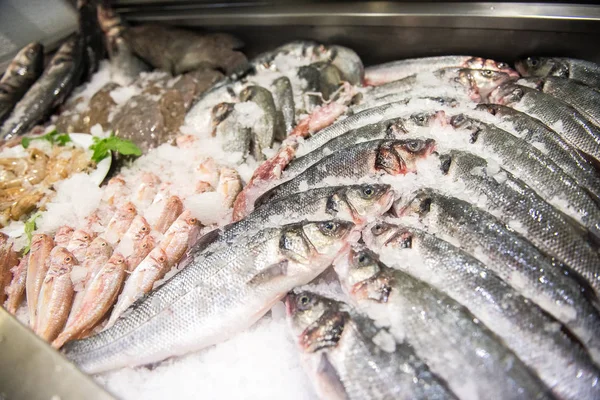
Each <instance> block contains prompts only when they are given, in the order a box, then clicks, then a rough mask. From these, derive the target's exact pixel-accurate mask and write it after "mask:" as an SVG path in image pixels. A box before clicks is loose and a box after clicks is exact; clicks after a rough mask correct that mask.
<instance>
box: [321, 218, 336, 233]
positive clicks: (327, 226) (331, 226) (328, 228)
mask: <svg viewBox="0 0 600 400" xmlns="http://www.w3.org/2000/svg"><path fill="white" fill-rule="evenodd" d="M337 228H338V224H336V223H335V222H333V221H327V222H323V223H322V224H320V229H321V231H322V232H323V233H326V234H327V233H333V232H335V231H336V230H337Z"/></svg>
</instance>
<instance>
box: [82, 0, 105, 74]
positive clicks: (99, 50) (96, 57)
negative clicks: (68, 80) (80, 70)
mask: <svg viewBox="0 0 600 400" xmlns="http://www.w3.org/2000/svg"><path fill="white" fill-rule="evenodd" d="M96 3H97V1H95V0H77V11H78V12H79V34H80V35H81V36H82V38H83V40H84V42H85V52H84V53H85V56H84V68H85V69H86V74H85V79H86V80H88V79H90V78H91V76H92V75H93V74H94V72H96V71H97V70H98V65H99V64H100V60H102V59H103V58H104V54H105V49H106V47H105V46H104V41H103V35H102V29H101V28H100V24H99V23H98V11H97V5H96Z"/></svg>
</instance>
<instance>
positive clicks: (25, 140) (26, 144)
mask: <svg viewBox="0 0 600 400" xmlns="http://www.w3.org/2000/svg"><path fill="white" fill-rule="evenodd" d="M30 143H31V139H29V138H27V137H24V138H23V139H21V146H23V148H25V149H26V148H28V147H29V144H30Z"/></svg>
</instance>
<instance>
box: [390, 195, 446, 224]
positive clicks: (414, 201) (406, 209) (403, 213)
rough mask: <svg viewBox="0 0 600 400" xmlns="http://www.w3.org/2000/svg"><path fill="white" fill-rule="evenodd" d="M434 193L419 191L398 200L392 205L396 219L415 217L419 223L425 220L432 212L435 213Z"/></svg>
mask: <svg viewBox="0 0 600 400" xmlns="http://www.w3.org/2000/svg"><path fill="white" fill-rule="evenodd" d="M435 194H436V193H435V191H434V190H432V189H428V188H427V189H420V190H417V191H416V192H414V193H412V194H410V195H409V196H407V197H405V198H401V199H398V200H397V201H396V202H395V203H394V205H393V213H394V215H396V216H397V217H399V218H401V217H416V218H418V219H419V220H420V221H423V220H424V219H426V218H427V217H428V216H429V215H430V212H431V211H432V210H434V211H435V200H436V198H435Z"/></svg>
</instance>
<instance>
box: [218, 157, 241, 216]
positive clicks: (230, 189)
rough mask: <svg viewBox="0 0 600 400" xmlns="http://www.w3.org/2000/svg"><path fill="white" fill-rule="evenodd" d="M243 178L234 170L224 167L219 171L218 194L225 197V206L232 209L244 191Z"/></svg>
mask: <svg viewBox="0 0 600 400" xmlns="http://www.w3.org/2000/svg"><path fill="white" fill-rule="evenodd" d="M242 186H243V185H242V178H240V175H239V174H238V173H237V171H236V170H235V169H233V168H229V167H223V168H221V170H220V171H219V182H218V183H217V192H218V193H220V194H222V195H223V204H224V205H225V207H227V208H231V206H232V205H233V203H234V202H235V198H236V197H237V195H238V194H239V193H240V192H241V191H242Z"/></svg>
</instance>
